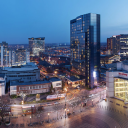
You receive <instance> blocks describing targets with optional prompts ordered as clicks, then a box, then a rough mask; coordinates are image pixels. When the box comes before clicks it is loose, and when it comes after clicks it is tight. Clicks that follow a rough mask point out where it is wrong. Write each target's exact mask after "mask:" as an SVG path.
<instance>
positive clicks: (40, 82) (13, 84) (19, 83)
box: [10, 80, 50, 86]
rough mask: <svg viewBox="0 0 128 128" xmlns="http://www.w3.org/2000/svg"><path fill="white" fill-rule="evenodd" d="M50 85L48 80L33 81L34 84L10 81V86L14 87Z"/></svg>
mask: <svg viewBox="0 0 128 128" xmlns="http://www.w3.org/2000/svg"><path fill="white" fill-rule="evenodd" d="M45 83H50V81H48V80H40V81H34V82H19V81H11V82H10V86H16V85H34V84H45Z"/></svg>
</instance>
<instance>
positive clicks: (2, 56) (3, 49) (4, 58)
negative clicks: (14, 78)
mask: <svg viewBox="0 0 128 128" xmlns="http://www.w3.org/2000/svg"><path fill="white" fill-rule="evenodd" d="M8 63H9V51H8V43H6V42H2V43H0V66H1V67H3V66H7V65H8Z"/></svg>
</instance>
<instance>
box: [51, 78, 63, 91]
mask: <svg viewBox="0 0 128 128" xmlns="http://www.w3.org/2000/svg"><path fill="white" fill-rule="evenodd" d="M49 81H50V82H51V84H52V86H53V88H55V89H60V88H62V80H60V79H59V78H57V77H52V78H50V80H49Z"/></svg>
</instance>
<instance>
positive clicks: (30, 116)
mask: <svg viewBox="0 0 128 128" xmlns="http://www.w3.org/2000/svg"><path fill="white" fill-rule="evenodd" d="M30 124H31V116H30Z"/></svg>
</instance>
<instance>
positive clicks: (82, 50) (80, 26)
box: [70, 13, 100, 88]
mask: <svg viewBox="0 0 128 128" xmlns="http://www.w3.org/2000/svg"><path fill="white" fill-rule="evenodd" d="M70 48H71V66H72V68H74V67H75V66H76V63H77V68H76V69H78V71H77V72H78V74H80V75H83V76H85V85H86V86H88V88H93V86H94V85H95V84H97V83H98V82H99V78H100V15H99V14H92V13H88V14H84V15H81V16H78V17H77V18H75V19H73V20H71V21H70Z"/></svg>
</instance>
